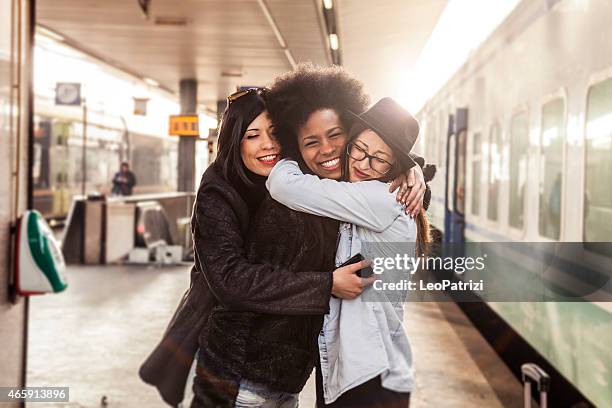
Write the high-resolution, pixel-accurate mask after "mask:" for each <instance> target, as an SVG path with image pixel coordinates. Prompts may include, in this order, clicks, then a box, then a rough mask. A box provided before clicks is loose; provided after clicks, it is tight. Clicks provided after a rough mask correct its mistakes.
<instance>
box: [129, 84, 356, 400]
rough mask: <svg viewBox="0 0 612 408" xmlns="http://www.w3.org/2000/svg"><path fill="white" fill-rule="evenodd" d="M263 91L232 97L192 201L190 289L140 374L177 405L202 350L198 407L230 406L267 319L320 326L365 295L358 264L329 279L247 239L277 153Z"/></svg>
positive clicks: (257, 238) (311, 265)
mask: <svg viewBox="0 0 612 408" xmlns="http://www.w3.org/2000/svg"><path fill="white" fill-rule="evenodd" d="M265 92H266V90H265V89H250V90H246V91H241V92H238V93H236V94H233V95H231V96H230V97H229V98H228V107H227V109H226V111H225V112H224V114H223V118H222V123H221V127H220V130H219V151H218V155H217V158H216V160H215V162H214V163H213V164H212V165H211V166H210V167H209V168H208V169H207V170H206V172H205V173H204V175H203V176H202V181H201V183H200V188H199V189H198V193H197V197H196V201H195V203H194V209H193V216H192V220H191V227H192V233H193V239H194V250H195V251H194V252H195V254H194V255H195V264H194V266H193V268H192V272H191V285H190V288H189V290H188V291H187V292H186V293H185V295H184V297H183V299H182V301H181V303H180V305H179V307H178V309H177V311H176V312H175V315H174V317H173V319H172V321H171V323H170V325H169V326H168V329H167V330H166V333H165V334H164V337H163V339H162V341H161V342H160V344H159V345H158V346H157V348H156V349H155V350H154V351H153V353H152V354H151V355H150V356H149V358H148V359H147V361H146V362H145V363H144V364H143V366H142V367H141V369H140V376H141V378H142V379H143V380H144V381H145V382H148V383H150V384H152V385H154V386H156V387H157V388H158V390H159V391H160V393H161V395H162V397H163V399H164V400H165V401H166V402H168V403H169V404H171V405H178V403H180V402H181V401H182V399H183V395H184V394H183V391H184V387H185V383H186V379H187V376H188V372H189V368H190V367H191V364H192V362H193V357H194V354H195V353H196V350H197V348H198V346H199V347H200V355H199V361H198V364H197V365H196V379H195V384H194V393H195V398H194V402H193V406H202V407H233V406H234V405H235V403H236V404H237V402H239V401H238V400H237V396H239V391H240V385H241V383H242V379H243V378H249V373H250V370H251V369H252V367H251V366H249V365H248V364H247V362H248V358H251V356H247V353H249V352H250V351H251V349H249V348H247V347H246V346H247V341H246V340H247V339H248V338H249V337H250V336H251V335H252V333H255V332H256V330H255V329H254V327H255V326H256V325H257V324H256V323H257V322H259V321H262V320H265V319H264V318H263V317H260V318H258V316H260V314H262V316H263V314H266V316H268V318H269V320H270V321H273V322H274V321H278V320H277V319H275V318H274V316H275V315H282V316H287V315H292V316H295V319H296V320H298V319H301V315H316V316H319V317H320V318H321V319H322V315H323V314H324V313H325V312H326V311H327V310H328V307H329V306H328V304H329V298H330V296H331V294H332V293H334V294H336V295H337V296H342V297H354V296H357V295H358V294H359V293H360V292H361V290H362V286H363V284H362V282H361V281H360V280H359V279H357V278H356V277H354V270H356V269H357V266H349V267H344V268H338V269H336V270H335V271H333V273H331V271H332V270H334V265H333V262H329V261H328V259H326V257H324V256H319V257H315V256H313V257H312V259H311V260H310V262H302V263H291V262H285V263H280V262H276V261H275V259H274V257H273V256H270V254H269V253H268V252H266V251H272V252H273V251H274V250H275V248H274V247H270V244H269V242H268V241H266V240H265V237H264V236H263V235H260V234H257V233H249V229H250V228H252V218H253V216H254V214H255V213H256V212H257V211H258V208H259V207H260V205H261V203H262V201H263V199H264V197H265V196H266V189H265V185H264V183H265V179H266V177H267V175H268V174H269V172H270V171H271V169H272V167H273V166H274V164H275V163H276V162H277V161H278V156H279V153H280V147H279V145H278V143H277V141H276V139H275V136H274V127H273V126H272V123H271V122H270V120H269V118H268V116H267V112H266V105H265ZM310 217H312V218H318V217H313V216H310ZM301 238H302V237H297V239H301ZM262 240H263V241H262ZM280 321H281V322H282V319H280ZM262 357H263V356H262ZM254 365H256V364H254ZM258 367H259V366H258ZM277 397H278V398H284V399H286V400H287V401H292V400H294V399H295V398H294V395H285V394H279V395H278V396H277ZM238 406H239V405H238Z"/></svg>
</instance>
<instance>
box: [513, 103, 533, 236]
mask: <svg viewBox="0 0 612 408" xmlns="http://www.w3.org/2000/svg"><path fill="white" fill-rule="evenodd" d="M528 147H529V125H528V123H527V112H521V113H519V114H517V115H515V116H514V117H513V118H512V121H511V123H510V219H509V222H510V226H512V227H514V228H518V229H523V226H524V224H525V219H524V207H525V189H526V186H527V184H526V180H527V150H528Z"/></svg>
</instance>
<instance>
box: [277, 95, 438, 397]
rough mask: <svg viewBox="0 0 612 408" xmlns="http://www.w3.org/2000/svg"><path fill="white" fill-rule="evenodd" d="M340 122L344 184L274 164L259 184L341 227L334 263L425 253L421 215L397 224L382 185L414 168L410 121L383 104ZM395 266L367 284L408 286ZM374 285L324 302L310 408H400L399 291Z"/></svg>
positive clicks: (430, 171) (404, 341) (406, 362)
mask: <svg viewBox="0 0 612 408" xmlns="http://www.w3.org/2000/svg"><path fill="white" fill-rule="evenodd" d="M347 115H351V116H353V117H354V118H355V120H356V123H355V124H354V125H353V127H352V129H351V132H350V138H349V141H348V144H347V146H346V149H344V151H343V152H342V157H341V163H343V166H342V169H343V171H342V179H343V180H346V181H348V183H347V182H342V181H336V180H333V179H329V178H327V179H326V178H319V177H316V176H313V175H305V174H304V173H303V172H302V171H301V169H300V167H299V165H298V164H297V163H296V162H295V161H292V160H282V161H281V162H279V163H278V164H277V165H276V166H275V167H274V169H273V170H272V172H271V174H270V176H269V177H268V181H267V183H266V185H267V186H268V188H269V190H270V194H271V196H272V198H274V199H276V200H278V201H279V202H281V203H283V204H284V205H287V206H288V207H290V208H292V209H294V210H298V211H304V212H306V213H308V214H313V215H318V216H322V217H330V218H334V219H337V220H340V221H342V222H343V224H341V227H340V239H339V244H338V250H337V253H336V264H337V265H340V264H342V263H343V262H345V261H347V260H348V259H350V258H351V257H353V256H355V255H357V254H360V255H363V256H365V257H366V258H368V259H396V256H397V255H403V254H408V256H410V257H414V256H419V254H423V253H425V251H426V244H427V243H429V242H430V236H429V226H428V223H427V219H426V217H425V213H424V211H423V210H420V211H419V213H418V214H417V216H416V217H415V218H414V219H413V218H412V217H409V216H407V215H406V214H405V212H404V210H403V207H402V206H401V205H399V204H398V203H397V202H396V200H395V197H393V195H392V194H390V193H389V192H388V191H387V186H386V185H385V183H386V182H388V181H391V180H392V179H393V178H395V177H397V175H399V174H402V173H404V172H405V171H406V170H407V169H410V168H412V167H415V165H416V163H415V161H414V156H411V154H410V151H411V149H412V147H413V145H414V143H415V142H416V139H417V136H418V133H419V126H418V123H417V121H416V120H415V119H414V118H413V117H412V115H410V113H408V112H407V111H405V110H404V109H403V108H402V107H401V106H399V105H398V104H397V103H396V102H395V101H393V100H392V99H391V98H384V99H382V100H381V101H379V102H378V103H377V104H375V105H374V106H373V107H372V108H371V109H369V110H368V111H366V112H365V113H363V114H361V115H355V114H353V113H351V112H347ZM285 139H286V138H285V137H281V138H280V142H281V146H283V148H284V147H285V146H290V145H291V144H292V143H293V140H285ZM287 139H288V138H287ZM425 173H426V174H427V177H426V179H427V180H431V178H433V175H434V174H435V167H433V166H427V167H426V168H425ZM401 243H404V244H407V245H401ZM397 268H398V267H395V268H390V269H389V270H386V271H384V272H385V274H386V275H379V276H377V280H378V281H379V282H392V283H397V282H402V281H403V279H406V278H409V276H410V275H409V273H410V271H406V273H403V272H402V271H401V270H398V269H397ZM375 272H376V271H375ZM377 272H378V273H381V271H377ZM379 282H376V283H379ZM376 283H375V284H374V286H373V287H370V288H367V289H366V290H365V291H364V293H363V294H362V296H361V297H360V299H358V300H341V299H331V301H330V302H331V303H330V313H329V315H327V316H326V317H325V323H324V327H323V330H322V332H321V335H320V336H319V350H320V374H321V375H320V376H319V377H318V382H319V384H318V387H317V391H318V395H317V400H318V405H319V406H320V407H334V408H340V407H342V408H366V407H367V408H374V407H381V408H382V407H385V408H392V407H393V408H396V407H397V408H400V407H403V408H406V407H408V406H409V400H410V392H411V391H412V386H413V378H412V355H411V350H410V345H409V342H408V337H407V336H406V333H405V332H404V330H403V326H402V322H403V301H404V300H405V297H406V291H405V290H395V289H394V290H388V289H386V290H385V289H384V288H388V287H389V286H384V285H382V284H380V285H378V286H377V285H376Z"/></svg>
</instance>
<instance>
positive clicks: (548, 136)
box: [539, 98, 565, 240]
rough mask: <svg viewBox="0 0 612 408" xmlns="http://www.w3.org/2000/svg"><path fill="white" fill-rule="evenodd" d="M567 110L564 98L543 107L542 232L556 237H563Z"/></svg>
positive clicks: (541, 139)
mask: <svg viewBox="0 0 612 408" xmlns="http://www.w3.org/2000/svg"><path fill="white" fill-rule="evenodd" d="M564 112H565V102H564V100H563V98H558V99H555V100H552V101H550V102H548V103H546V104H545V105H544V106H543V107H542V133H541V134H540V148H541V157H540V185H539V192H540V206H539V208H540V211H539V215H540V218H539V231H540V235H542V236H544V237H548V238H551V239H555V240H558V239H559V235H560V231H561V197H563V194H562V191H561V187H562V174H563V143H564V140H565V126H564Z"/></svg>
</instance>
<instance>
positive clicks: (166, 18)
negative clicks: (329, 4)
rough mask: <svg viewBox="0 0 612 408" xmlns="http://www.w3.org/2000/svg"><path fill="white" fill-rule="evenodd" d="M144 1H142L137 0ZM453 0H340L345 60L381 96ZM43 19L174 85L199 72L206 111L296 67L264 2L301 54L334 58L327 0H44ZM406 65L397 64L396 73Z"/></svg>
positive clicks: (40, 5)
mask: <svg viewBox="0 0 612 408" xmlns="http://www.w3.org/2000/svg"><path fill="white" fill-rule="evenodd" d="M140 2H143V0H140ZM446 3H447V0H385V1H371V0H335V1H334V8H335V11H336V13H337V23H338V32H339V37H340V52H341V55H342V59H343V65H344V66H345V67H346V68H347V69H349V70H350V71H351V72H352V73H353V74H354V75H356V76H357V77H358V78H360V79H361V80H363V81H364V82H365V84H366V87H367V89H368V91H369V92H370V93H372V94H373V96H374V97H375V98H378V97H381V96H384V95H385V94H388V92H389V90H390V89H392V88H391V87H393V86H394V85H395V84H394V83H393V81H396V78H397V76H398V75H401V72H406V71H407V70H409V69H410V68H411V67H412V66H413V65H414V63H415V62H416V60H417V58H418V56H419V53H420V51H421V50H422V49H423V47H424V46H425V44H426V42H427V39H428V38H429V36H430V34H431V32H432V30H433V28H434V27H435V24H436V22H437V20H438V18H439V16H440V14H441V13H442V10H443V9H444V7H445V6H446ZM36 6H37V11H36V12H37V22H38V23H39V24H42V25H43V26H45V27H48V28H50V29H52V30H54V31H56V32H57V33H59V34H61V35H62V36H64V37H65V38H67V42H68V43H69V44H71V45H76V46H77V47H78V48H81V49H83V50H85V51H88V52H90V53H92V54H94V55H96V56H98V57H101V58H102V59H104V60H106V61H108V62H110V63H112V64H114V65H116V66H119V67H122V68H124V69H126V70H128V71H130V72H132V73H135V74H137V75H139V76H141V77H147V78H151V79H154V80H155V81H157V82H159V83H160V84H161V85H162V86H163V87H164V88H167V89H169V90H171V91H173V92H178V84H179V81H180V79H188V78H195V79H197V81H198V100H199V102H200V103H202V104H205V105H206V106H207V108H209V109H210V110H213V111H214V110H216V101H217V100H221V99H224V98H225V96H226V95H228V94H229V93H231V92H233V91H234V90H235V89H236V87H237V86H255V85H257V86H260V85H266V84H269V83H270V81H271V80H272V78H274V76H276V75H278V74H279V73H282V72H284V71H287V70H290V69H291V67H292V66H291V63H290V59H289V58H288V57H287V55H286V53H285V52H284V50H283V49H282V48H281V46H280V44H279V41H278V38H277V35H276V34H275V32H274V30H273V28H272V25H271V24H270V21H269V19H268V18H267V16H266V14H265V9H266V8H267V10H268V11H269V14H270V16H271V17H272V20H273V21H274V23H275V24H276V26H277V28H278V31H279V32H280V35H281V36H282V37H283V38H284V40H285V42H286V46H287V49H288V50H289V51H290V53H291V55H292V57H293V59H294V60H295V61H296V62H302V61H312V62H314V63H317V64H325V65H327V64H330V63H331V58H330V56H329V52H328V47H329V45H328V41H327V37H326V32H325V29H324V23H323V16H322V1H321V0H229V1H227V0H225V1H224V0H181V1H176V0H151V1H150V3H149V11H148V17H147V16H145V14H144V13H143V11H142V9H141V6H140V5H139V1H138V0H105V1H98V0H38V1H37V2H36ZM400 71H401V72H400Z"/></svg>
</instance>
